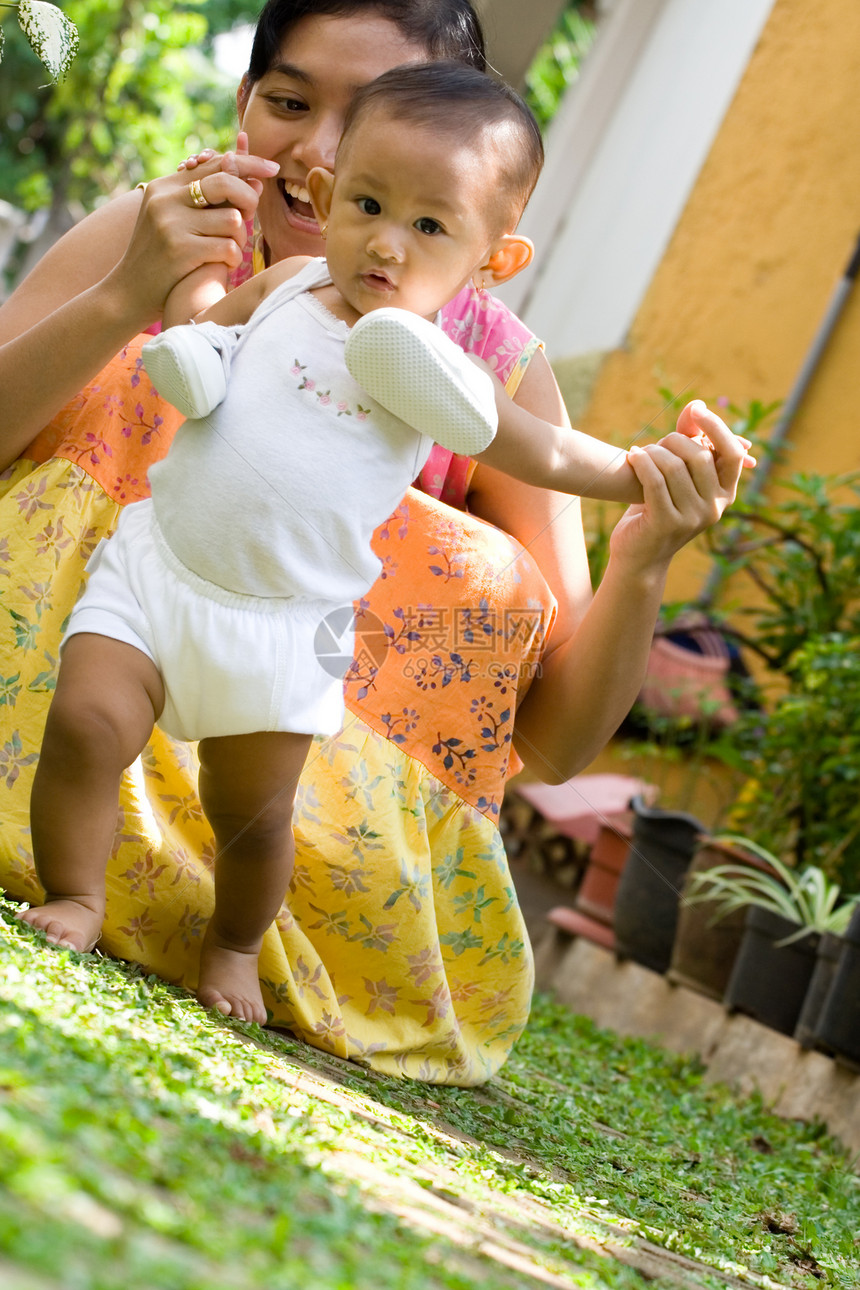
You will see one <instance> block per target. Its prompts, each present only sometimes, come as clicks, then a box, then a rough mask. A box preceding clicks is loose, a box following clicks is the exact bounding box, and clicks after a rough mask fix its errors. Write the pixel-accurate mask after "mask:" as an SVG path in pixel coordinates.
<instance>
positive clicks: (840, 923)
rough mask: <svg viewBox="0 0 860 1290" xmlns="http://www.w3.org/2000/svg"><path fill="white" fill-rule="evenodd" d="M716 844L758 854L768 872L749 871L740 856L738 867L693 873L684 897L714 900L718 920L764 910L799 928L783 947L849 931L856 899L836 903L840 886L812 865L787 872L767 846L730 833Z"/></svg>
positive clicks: (727, 865)
mask: <svg viewBox="0 0 860 1290" xmlns="http://www.w3.org/2000/svg"><path fill="white" fill-rule="evenodd" d="M715 841H717V842H722V843H725V844H727V845H729V846H733V847H737V848H739V849H740V850H741V851H746V852H748V853H751V854H752V855H754V856H757V857H758V859H759V860H762V861H763V862H764V863H765V864H766V865H767V866H768V867H769V870H770V872H768V871H762V870H760V869H753V868H752V867H748V866H746V865H745V864H744V862H743V857H742V856H739V858H738V860H737V862H736V863H730V864H721V865H716V866H715V867H714V868H713V869H705V870H703V871H702V872H701V873H697V874H695V875H693V876H692V877H691V879H690V890H689V892H688V894H687V899H688V900H690V901H692V902H693V903H694V904H696V903H698V902H699V901H705V900H708V901H713V902H714V903H715V905H716V915H715V918H716V919H720V918H725V917H726V915H727V914H731V913H732V912H733V911H734V910H736V909H743V908H744V907H746V906H748V905H756V906H758V907H759V908H760V909H768V910H770V911H771V913H774V914H778V915H780V916H781V917H782V918H784V919H786V920H787V921H788V922H791V923H797V924H798V930H797V931H796V932H794V933H793V934H792V935H791V936H787V937H786V938H785V940H783V941H780V942H779V944H781V945H788V944H790V943H791V942H792V941H796V940H799V939H800V938H801V937H802V936H806V935H807V934H808V933H809V932H818V933H824V932H832V933H833V934H834V935H836V936H841V935H842V933H843V932H844V931H845V930H846V928H847V927H848V923H849V920H850V918H851V914H852V912H853V910H854V906H855V905H856V904H857V903H858V901H860V896H849V897H847V898H846V899H843V900H841V901H840V895H841V889H840V887H839V885H838V884H837V883H835V882H833V881H832V880H831V879H830V878H828V877H827V876H826V874H824V873H823V872H822V871H821V870H820V869H818V868H816V867H815V866H814V865H809V866H808V867H807V868H805V869H802V870H800V871H797V870H795V869H790V868H789V867H788V865H786V864H784V863H783V861H781V860H780V859H779V858H778V857H777V856H775V855H773V853H772V852H770V851H768V850H767V849H766V848H765V847H762V846H759V845H758V844H757V843H756V842H753V841H751V840H750V839H749V838H743V837H739V836H738V835H737V834H734V833H725V834H721V835H720V836H719V837H718V838H716V839H715Z"/></svg>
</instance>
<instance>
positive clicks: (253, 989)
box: [197, 924, 266, 1026]
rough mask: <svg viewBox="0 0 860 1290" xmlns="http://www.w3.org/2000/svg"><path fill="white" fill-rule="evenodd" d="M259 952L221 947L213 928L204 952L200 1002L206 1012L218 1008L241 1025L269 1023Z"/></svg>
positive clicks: (201, 965) (198, 991)
mask: <svg viewBox="0 0 860 1290" xmlns="http://www.w3.org/2000/svg"><path fill="white" fill-rule="evenodd" d="M258 958H259V954H258V952H257V951H256V950H238V949H228V948H227V947H226V946H224V945H220V944H219V943H218V936H217V934H216V933H215V932H213V931H212V928H211V924H210V926H209V927H208V928H207V929H206V935H205V936H204V938H203V946H202V948H201V951H200V981H199V984H198V986H197V998H198V999H199V1001H200V1002H201V1003H202V1004H203V1006H204V1008H216V1009H217V1010H218V1012H221V1013H223V1014H224V1016H225V1017H236V1019H237V1020H238V1021H256V1022H258V1023H259V1024H260V1025H261V1026H262V1025H264V1024H265V1021H266V1008H265V1005H264V1003H263V995H262V993H261V991H260V981H259V977H258V976H257V960H258Z"/></svg>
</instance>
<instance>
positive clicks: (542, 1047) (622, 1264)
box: [0, 902, 860, 1290]
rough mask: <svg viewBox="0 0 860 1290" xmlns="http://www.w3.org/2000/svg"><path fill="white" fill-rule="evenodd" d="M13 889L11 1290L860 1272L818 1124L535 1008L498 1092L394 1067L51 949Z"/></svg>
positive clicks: (6, 1118) (328, 1289)
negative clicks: (425, 1078) (387, 1073)
mask: <svg viewBox="0 0 860 1290" xmlns="http://www.w3.org/2000/svg"><path fill="white" fill-rule="evenodd" d="M12 909H13V907H12V906H9V905H5V904H3V903H2V902H0V914H2V918H3V920H4V921H2V922H0V976H2V984H0V1181H2V1191H0V1285H3V1286H4V1287H9V1288H10V1290H44V1288H47V1287H51V1288H54V1287H58V1288H59V1287H61V1288H62V1290H79V1288H80V1290H114V1288H117V1290H119V1288H122V1290H161V1288H162V1287H163V1288H164V1290H198V1288H199V1290H222V1288H224V1290H227V1288H228V1287H229V1288H231V1290H232V1288H233V1287H236V1288H237V1290H240V1288H241V1290H245V1288H246V1287H247V1288H250V1287H261V1288H264V1290H293V1288H294V1287H295V1288H296V1290H310V1288H311V1287H313V1290H363V1288H364V1287H368V1290H370V1288H371V1287H372V1290H388V1287H397V1288H398V1290H400V1288H402V1290H413V1288H414V1290H436V1287H439V1288H440V1290H443V1288H444V1290H471V1288H472V1287H475V1288H476V1290H477V1287H482V1288H485V1287H491V1288H492V1290H496V1288H498V1290H507V1288H508V1287H522V1286H538V1285H551V1286H559V1287H565V1286H571V1287H574V1286H577V1287H590V1288H601V1287H607V1288H611V1290H615V1288H616V1287H619V1288H623V1290H627V1288H630V1290H633V1288H637V1290H639V1288H643V1287H645V1286H646V1285H648V1286H652V1287H653V1286H656V1287H662V1286H666V1287H668V1286H670V1285H687V1286H694V1287H698V1286H702V1287H724V1286H734V1285H756V1286H775V1285H777V1286H786V1287H804V1286H822V1285H832V1286H840V1287H860V1273H858V1257H860V1246H858V1244H857V1241H856V1233H857V1231H858V1212H860V1204H858V1202H860V1186H858V1182H860V1180H858V1179H857V1177H856V1176H855V1175H854V1174H852V1173H851V1172H850V1170H849V1168H848V1162H847V1160H846V1158H845V1156H844V1154H843V1153H841V1152H840V1151H839V1149H838V1147H837V1146H836V1145H835V1144H834V1143H832V1142H831V1141H830V1140H829V1139H828V1138H827V1137H826V1136H825V1134H824V1133H823V1131H822V1129H821V1127H820V1126H815V1125H813V1126H810V1125H802V1124H798V1123H791V1122H785V1121H781V1120H779V1119H776V1118H775V1117H774V1116H772V1115H770V1114H768V1113H767V1111H766V1110H765V1109H764V1108H763V1107H762V1106H761V1105H760V1103H759V1102H757V1101H755V1100H749V1099H747V1100H741V1099H738V1098H735V1097H733V1096H732V1095H730V1094H729V1093H728V1092H727V1091H726V1090H725V1089H720V1088H713V1087H709V1086H705V1085H704V1084H703V1083H702V1080H701V1073H702V1072H701V1069H700V1067H698V1066H697V1065H696V1064H694V1063H691V1062H689V1061H686V1060H683V1059H679V1058H676V1057H673V1056H669V1055H667V1054H666V1053H664V1052H662V1051H660V1050H658V1049H656V1048H653V1047H651V1046H649V1045H647V1044H645V1043H641V1042H638V1041H627V1040H622V1039H619V1038H618V1037H617V1036H614V1035H612V1034H610V1033H609V1032H605V1031H599V1030H597V1029H596V1028H595V1027H594V1026H593V1025H592V1024H591V1023H590V1022H588V1021H586V1020H584V1019H582V1018H577V1017H573V1016H571V1015H570V1014H569V1013H567V1012H566V1011H565V1010H564V1009H562V1008H560V1007H559V1006H557V1005H556V1004H554V1003H553V1002H552V1001H551V1000H550V999H548V998H539V999H537V1000H536V1003H535V1008H534V1013H533V1017H532V1021H531V1023H530V1025H529V1028H528V1031H527V1033H526V1034H525V1036H524V1037H523V1039H522V1040H521V1041H520V1043H519V1045H518V1047H517V1049H516V1051H515V1053H514V1056H513V1057H512V1059H511V1061H510V1062H509V1063H508V1065H507V1066H506V1067H505V1068H504V1070H503V1071H502V1072H501V1074H500V1075H499V1076H498V1077H497V1078H496V1079H495V1080H494V1081H493V1082H492V1083H491V1084H490V1085H487V1086H485V1087H484V1088H483V1089H475V1090H464V1089H446V1088H437V1087H431V1086H428V1085H421V1084H414V1083H406V1082H397V1081H394V1080H390V1079H386V1078H383V1077H380V1076H376V1075H373V1074H371V1073H369V1072H365V1071H363V1070H361V1069H360V1068H358V1067H356V1066H353V1065H351V1064H350V1063H346V1062H340V1061H338V1060H337V1059H334V1058H329V1057H326V1056H324V1055H323V1054H319V1053H317V1052H315V1050H313V1049H310V1048H308V1047H306V1046H305V1045H303V1044H300V1043H298V1042H296V1041H294V1040H292V1039H290V1038H288V1037H286V1036H281V1035H275V1034H271V1033H269V1032H264V1031H261V1030H259V1029H258V1028H257V1027H254V1026H240V1025H231V1024H230V1023H229V1022H226V1021H224V1019H223V1018H219V1017H218V1016H217V1014H213V1013H209V1012H206V1011H204V1010H203V1009H201V1008H200V1007H199V1006H198V1005H197V1004H196V1003H195V1002H194V1001H193V1000H192V999H190V998H189V996H188V995H186V994H185V993H183V992H182V991H179V990H176V989H173V988H171V987H169V986H167V985H165V984H164V983H163V982H161V981H159V980H158V979H157V978H154V977H149V978H144V977H142V976H141V975H140V974H139V973H137V972H136V971H135V970H134V969H132V968H129V967H127V966H124V965H121V964H117V963H114V962H112V961H111V960H108V959H104V958H100V957H92V956H80V955H76V954H72V953H67V952H65V951H58V950H54V949H52V948H50V947H48V946H47V945H46V944H45V943H44V940H43V939H42V937H41V936H40V934H38V933H34V932H32V931H31V930H30V929H27V928H23V927H21V926H19V925H18V924H17V923H15V922H14V919H13V917H12V912H11V911H12Z"/></svg>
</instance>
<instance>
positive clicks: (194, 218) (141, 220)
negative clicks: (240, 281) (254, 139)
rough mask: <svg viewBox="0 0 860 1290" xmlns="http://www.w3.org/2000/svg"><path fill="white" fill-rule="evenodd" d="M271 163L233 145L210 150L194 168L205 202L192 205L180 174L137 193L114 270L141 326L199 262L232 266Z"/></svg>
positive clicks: (273, 171) (273, 167)
mask: <svg viewBox="0 0 860 1290" xmlns="http://www.w3.org/2000/svg"><path fill="white" fill-rule="evenodd" d="M277 171H278V165H277V162H274V161H268V160H266V159H265V158H263V157H255V156H250V155H249V154H248V153H247V152H244V151H240V150H239V149H237V151H236V152H234V153H227V154H225V155H224V156H223V157H222V156H221V155H219V154H213V155H212V156H211V157H209V158H207V159H206V160H205V161H201V162H200V163H199V164H198V165H197V166H196V167H195V174H194V180H193V181H192V182H195V181H196V183H198V184H200V185H201V186H202V190H203V192H204V195H205V198H206V202H207V203H208V204H207V205H205V206H200V205H195V203H194V201H193V199H192V194H191V189H190V185H189V180H188V176H187V174H186V173H184V172H181V171H180V172H177V173H176V174H173V175H166V176H164V177H163V178H160V179H154V180H152V182H151V183H149V184H147V185H146V188H145V189H144V191H143V194H142V197H141V199H140V207H139V210H138V215H137V221H136V223H135V226H134V229H133V231H132V235H131V238H130V240H129V243H128V246H127V247H126V250H125V253H124V254H123V256H122V258H121V259H120V261H119V263H118V264H117V266H116V268H115V270H114V274H115V275H116V277H117V279H118V280H119V281H120V282H121V283H122V284H123V285H124V287H126V288H127V289H128V290H129V291H130V292H131V293H132V298H134V299H135V300H137V302H138V305H139V308H140V310H141V315H142V317H145V318H146V321H145V322H144V323H143V324H142V325H143V326H147V325H148V324H149V323H150V322H152V321H153V319H154V318H157V317H159V316H160V314H161V310H162V308H163V305H164V301H165V299H166V297H167V296H168V294H169V293H170V291H171V290H172V289H173V287H174V286H175V285H176V283H177V282H179V281H180V280H181V279H182V278H184V277H186V276H187V275H188V274H189V273H191V272H192V271H193V270H194V269H196V268H199V267H200V265H202V264H219V265H224V266H225V267H226V268H227V269H228V270H233V269H236V268H238V266H239V265H240V264H241V262H242V251H243V247H244V245H245V239H246V237H247V228H246V221H247V220H249V219H251V218H253V215H254V212H255V211H256V209H257V202H258V200H259V194H260V188H261V181H262V180H264V179H270V178H272V176H273V175H275V174H277Z"/></svg>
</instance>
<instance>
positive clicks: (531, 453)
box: [477, 365, 642, 503]
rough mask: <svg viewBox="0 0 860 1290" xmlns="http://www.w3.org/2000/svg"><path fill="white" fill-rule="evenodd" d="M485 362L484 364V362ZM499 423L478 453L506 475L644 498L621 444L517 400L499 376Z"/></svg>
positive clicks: (601, 494)
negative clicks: (531, 409) (548, 417)
mask: <svg viewBox="0 0 860 1290" xmlns="http://www.w3.org/2000/svg"><path fill="white" fill-rule="evenodd" d="M482 366H483V365H482ZM494 384H495V387H496V409H497V411H498V414H499V428H498V430H497V432H496V436H495V438H494V439H493V441H492V443H491V444H490V445H489V447H487V448H485V449H484V451H483V452H482V453H480V454H478V455H477V460H478V461H482V462H486V464H487V465H488V466H492V467H493V468H494V469H496V470H501V471H502V472H503V473H504V474H506V475H513V476H514V478H516V479H521V480H522V481H523V482H524V483H526V484H535V485H537V486H538V487H540V488H550V489H552V490H553V491H555V492H559V493H574V494H576V495H577V496H580V497H597V498H601V499H602V500H605V501H613V502H627V503H631V502H641V501H642V487H641V485H640V483H639V481H638V480H637V478H636V476H635V474H634V473H633V468H632V467H631V466H630V464H629V462H628V460H627V453H626V451H625V450H624V449H623V448H614V447H613V446H612V445H611V444H608V443H603V442H602V441H601V440H600V439H594V438H592V436H591V435H587V434H583V433H582V431H580V430H572V429H570V427H568V426H556V425H552V424H551V423H550V422H548V421H542V420H541V419H540V417H536V416H534V415H533V414H532V413H531V412H527V411H526V409H525V408H522V407H520V406H519V404H518V403H514V401H513V399H511V398H510V397H509V396H508V395H507V394H506V393H505V391H504V389H503V387H502V385H501V383H500V382H498V381H497V380H495V378H494Z"/></svg>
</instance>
